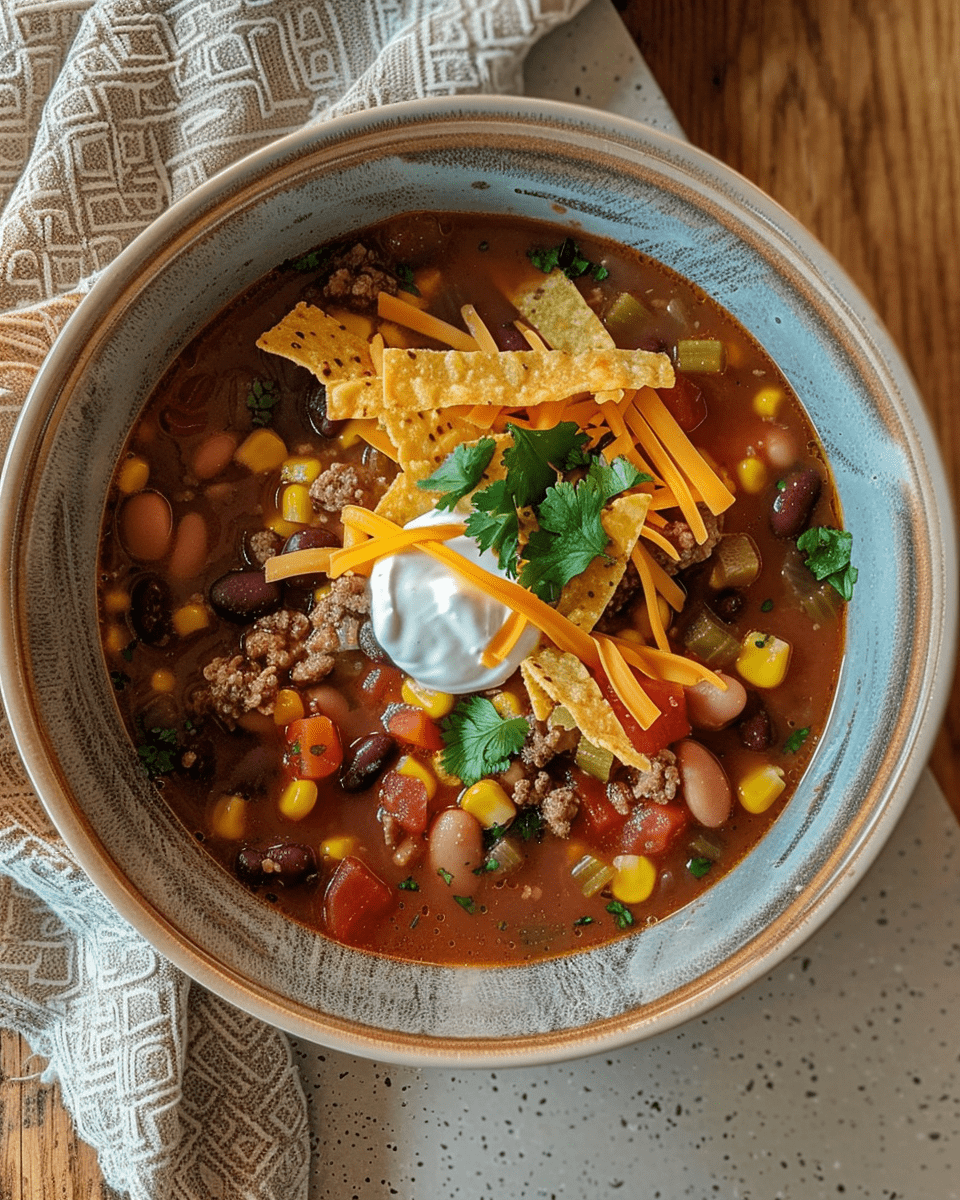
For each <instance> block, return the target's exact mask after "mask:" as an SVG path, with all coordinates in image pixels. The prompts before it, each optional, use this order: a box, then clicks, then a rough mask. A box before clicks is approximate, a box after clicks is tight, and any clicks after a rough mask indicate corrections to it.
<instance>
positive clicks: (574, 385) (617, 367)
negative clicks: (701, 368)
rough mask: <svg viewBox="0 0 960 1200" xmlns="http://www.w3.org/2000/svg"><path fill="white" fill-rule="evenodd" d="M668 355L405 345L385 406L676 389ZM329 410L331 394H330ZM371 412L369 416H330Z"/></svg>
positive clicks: (392, 363)
mask: <svg viewBox="0 0 960 1200" xmlns="http://www.w3.org/2000/svg"><path fill="white" fill-rule="evenodd" d="M673 383H674V373H673V366H672V365H671V363H670V359H669V358H668V357H667V356H666V355H665V354H654V353H651V352H650V351H647V350H616V349H608V350H587V351H581V352H578V353H569V352H567V351H565V350H545V351H543V352H542V353H541V352H538V351H535V350H504V351H502V352H501V353H499V354H488V353H485V352H484V351H482V350H397V349H386V350H384V352H383V406H384V410H385V411H397V410H400V411H402V412H422V411H424V410H425V409H432V408H450V407H452V406H455V405H465V406H469V408H468V409H467V411H469V409H470V408H472V407H473V406H474V405H475V404H476V403H477V401H478V399H479V400H482V402H483V403H484V404H488V405H495V406H499V407H501V408H535V407H536V406H537V405H539V404H547V403H549V402H550V401H553V400H563V399H566V397H568V396H575V395H577V394H579V393H581V392H604V391H610V390H612V389H615V388H641V387H672V386H673ZM327 404H328V412H329V404H330V397H329V395H328V398H327ZM330 415H331V416H335V415H340V416H360V415H364V416H366V415H367V414H366V413H363V414H360V413H357V412H349V413H339V414H337V413H333V412H331V413H330Z"/></svg>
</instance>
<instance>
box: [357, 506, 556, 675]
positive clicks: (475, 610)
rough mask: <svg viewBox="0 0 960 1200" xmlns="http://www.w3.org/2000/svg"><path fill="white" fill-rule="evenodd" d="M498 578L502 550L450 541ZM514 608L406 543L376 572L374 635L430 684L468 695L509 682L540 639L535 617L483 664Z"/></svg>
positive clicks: (441, 516) (432, 518)
mask: <svg viewBox="0 0 960 1200" xmlns="http://www.w3.org/2000/svg"><path fill="white" fill-rule="evenodd" d="M457 519H458V518H457V516H456V514H451V513H445V512H438V511H437V510H436V509H434V510H432V511H431V512H428V513H425V514H424V515H423V516H422V517H417V518H416V519H415V520H413V521H410V522H408V523H407V526H406V528H408V529H411V528H414V527H417V526H421V525H442V524H446V523H448V522H450V521H456V520H457ZM445 544H446V545H447V546H449V547H450V549H451V550H455V551H456V553H457V554H462V555H463V557H464V558H467V559H469V560H470V561H471V562H474V563H477V564H479V565H480V566H481V567H483V569H484V570H485V571H488V572H489V573H490V574H491V575H494V576H496V577H497V578H500V579H504V578H506V576H505V575H504V573H503V572H502V571H501V570H500V567H499V565H498V563H497V556H496V555H495V554H494V553H493V552H492V551H490V550H484V551H483V552H481V551H480V549H479V548H478V546H477V544H476V542H475V541H474V540H473V538H469V537H466V536H461V537H455V538H451V539H450V540H449V541H448V542H446V543H445ZM509 615H510V609H509V608H507V607H506V605H503V604H501V603H500V602H499V601H497V600H494V599H493V598H492V597H490V596H488V595H486V594H485V593H484V592H482V591H481V590H480V589H479V588H476V587H474V586H473V585H472V584H470V583H468V582H467V581H466V580H465V579H461V578H459V577H458V576H456V575H454V573H453V572H452V571H451V570H450V569H449V568H448V567H446V566H445V565H444V564H443V563H441V562H438V561H437V559H435V558H432V557H431V556H430V555H429V554H426V553H424V551H422V550H406V551H404V552H403V553H401V554H392V555H390V556H388V557H387V558H382V559H380V560H379V561H378V562H377V563H376V565H375V566H374V568H373V571H372V572H371V575H370V620H371V622H372V625H373V632H374V636H375V637H376V639H377V641H378V642H379V643H380V645H381V646H382V647H383V649H384V650H385V651H386V653H387V654H389V655H390V658H391V659H392V660H393V662H394V663H395V664H396V666H398V667H399V668H400V670H401V671H404V672H405V673H406V674H407V675H410V676H412V677H413V678H414V679H416V680H417V682H418V683H422V684H423V685H424V686H425V687H430V688H434V689H435V690H436V691H438V692H450V693H452V694H453V695H463V694H464V693H467V692H479V691H483V690H484V689H485V688H492V687H498V686H499V685H500V684H501V683H503V682H505V681H506V680H507V679H509V678H510V676H511V675H512V674H513V672H514V671H515V670H516V669H517V667H518V666H519V665H520V662H521V660H522V659H523V658H525V657H526V656H527V655H528V654H529V653H530V651H531V650H533V648H534V647H535V646H536V644H537V639H538V637H539V634H538V631H537V630H536V629H535V628H534V627H533V626H532V625H531V626H528V627H527V628H526V629H525V630H524V632H523V634H522V635H521V637H520V639H519V641H518V642H517V645H516V646H515V647H514V649H513V651H512V652H511V654H510V655H509V656H508V657H507V658H506V659H505V660H504V662H503V663H502V664H501V665H500V666H498V667H494V668H492V669H491V668H488V667H485V666H484V665H483V664H482V662H481V661H480V656H481V655H482V654H483V651H484V650H485V649H486V647H487V643H488V642H489V641H490V639H491V638H492V637H493V635H494V634H495V633H496V632H497V630H498V629H499V628H500V626H501V625H502V624H503V623H504V621H505V620H506V619H507V617H508V616H509Z"/></svg>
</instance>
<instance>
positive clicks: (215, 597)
mask: <svg viewBox="0 0 960 1200" xmlns="http://www.w3.org/2000/svg"><path fill="white" fill-rule="evenodd" d="M282 598H283V589H282V588H281V586H280V584H279V583H267V581H266V579H265V578H264V574H263V571H261V570H248V571H228V572H227V574H226V575H221V576H220V578H219V579H218V580H217V581H216V582H215V583H213V584H212V585H211V587H210V603H211V605H212V606H213V609H214V611H215V612H217V613H219V615H220V616H221V617H226V618H227V619H228V620H230V621H241V622H247V621H255V620H256V619H257V617H264V616H266V615H267V613H272V612H276V610H277V609H278V608H279V607H280V603H281V601H282Z"/></svg>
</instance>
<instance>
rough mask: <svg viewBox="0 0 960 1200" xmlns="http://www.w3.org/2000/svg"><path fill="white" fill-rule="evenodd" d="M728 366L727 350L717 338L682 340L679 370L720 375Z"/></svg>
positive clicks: (680, 343)
mask: <svg viewBox="0 0 960 1200" xmlns="http://www.w3.org/2000/svg"><path fill="white" fill-rule="evenodd" d="M726 365H727V348H726V346H725V345H724V344H723V342H720V341H718V340H717V339H716V338H680V340H679V341H678V342H677V370H678V371H691V372H700V373H702V374H706V375H718V374H719V373H720V372H721V371H723V370H724V368H725V367H726Z"/></svg>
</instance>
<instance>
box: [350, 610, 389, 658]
mask: <svg viewBox="0 0 960 1200" xmlns="http://www.w3.org/2000/svg"><path fill="white" fill-rule="evenodd" d="M357 643H358V644H359V646H360V649H361V650H362V651H363V652H364V654H365V655H366V656H367V658H369V659H370V661H371V662H375V663H385V664H389V663H390V655H389V654H388V653H387V652H386V650H384V648H383V647H382V646H381V645H380V643H379V642H378V641H377V638H376V634H375V633H374V632H373V623H372V622H371V621H363V622H362V623H361V625H360V628H359V629H358V630H357Z"/></svg>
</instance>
